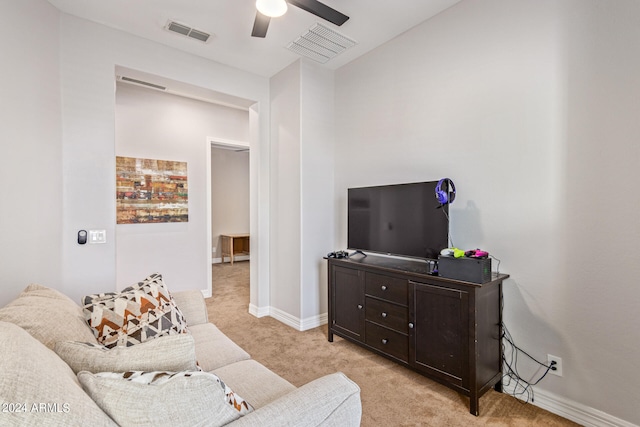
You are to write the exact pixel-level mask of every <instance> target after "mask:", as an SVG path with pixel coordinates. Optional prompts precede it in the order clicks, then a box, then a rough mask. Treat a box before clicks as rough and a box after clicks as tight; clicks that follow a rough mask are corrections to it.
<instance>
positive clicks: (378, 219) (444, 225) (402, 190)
mask: <svg viewBox="0 0 640 427" xmlns="http://www.w3.org/2000/svg"><path fill="white" fill-rule="evenodd" d="M437 185H438V181H430V182H420V183H412V184H398V185H385V186H377V187H363V188H349V189H348V233H347V234H348V237H347V240H348V241H347V245H348V248H349V249H353V250H360V251H364V252H367V251H369V252H378V253H384V254H389V255H401V256H408V257H417V258H428V259H436V258H437V257H438V254H439V253H440V251H441V250H442V249H444V248H446V247H448V234H449V210H448V209H449V206H448V205H444V206H440V204H439V203H438V200H437V199H436V197H435V189H436V186H437ZM441 190H442V191H448V189H447V188H441Z"/></svg>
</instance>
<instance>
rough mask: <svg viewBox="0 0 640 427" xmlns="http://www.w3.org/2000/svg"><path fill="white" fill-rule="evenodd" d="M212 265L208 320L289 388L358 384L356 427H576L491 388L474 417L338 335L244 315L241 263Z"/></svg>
mask: <svg viewBox="0 0 640 427" xmlns="http://www.w3.org/2000/svg"><path fill="white" fill-rule="evenodd" d="M212 268H213V293H212V295H213V296H212V298H208V299H207V307H208V309H209V319H210V320H211V321H212V322H213V323H215V324H216V325H217V326H218V327H219V328H220V330H221V331H222V332H224V333H225V334H226V335H227V336H228V337H229V338H231V339H232V340H233V341H235V342H236V343H237V344H238V345H239V346H241V347H242V348H244V349H245V350H246V351H247V352H248V353H249V354H250V355H251V356H252V357H253V358H254V359H255V360H257V361H258V362H260V363H262V364H263V365H265V366H266V367H268V368H269V369H271V370H272V371H274V372H276V373H277V374H278V375H280V376H282V377H283V378H285V379H287V380H288V381H289V382H291V383H292V384H293V385H295V386H301V385H303V384H305V383H307V382H309V381H311V380H314V379H316V378H319V377H321V376H323V375H326V374H330V373H332V372H336V371H342V372H344V373H345V374H346V375H347V376H348V377H349V378H351V379H352V380H353V381H355V382H356V383H357V384H358V385H359V386H360V389H361V398H362V426H371V427H374V426H385V427H392V426H476V425H477V426H576V425H577V424H575V423H573V422H571V421H568V420H566V419H564V418H561V417H559V416H557V415H554V414H551V413H550V412H547V411H545V410H543V409H540V408H538V407H536V406H533V405H531V404H524V403H522V402H521V401H519V400H517V399H515V398H513V397H511V396H509V395H506V394H502V393H497V392H495V391H493V390H490V391H489V392H487V393H486V394H485V395H484V396H482V397H481V398H480V416H478V417H475V416H473V415H471V414H470V413H469V399H468V398H467V397H466V396H463V395H461V394H459V393H457V392H455V391H453V390H451V389H449V388H447V387H445V386H442V385H440V384H438V383H436V382H434V381H431V380H429V379H427V378H425V377H423V376H422V375H420V374H417V373H415V372H413V371H411V370H410V369H407V368H404V367H402V366H400V365H398V364H396V363H393V362H391V361H389V360H387V359H385V358H384V357H381V356H378V355H375V354H373V353H371V352H369V351H367V350H365V349H362V348H360V347H359V346H357V345H355V344H352V343H350V342H348V341H345V340H343V339H341V338H339V337H335V339H334V342H333V343H330V342H328V341H327V326H326V325H324V326H321V327H319V328H315V329H312V330H309V331H305V332H299V331H296V330H295V329H293V328H291V327H289V326H287V325H284V324H283V323H280V322H279V321H277V320H275V319H273V318H271V317H263V318H260V319H258V318H256V317H254V316H252V315H250V314H249V313H248V306H249V262H248V261H244V262H236V263H234V265H233V266H231V265H230V264H215V265H214V266H213V267H212Z"/></svg>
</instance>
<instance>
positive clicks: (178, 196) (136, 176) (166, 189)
mask: <svg viewBox="0 0 640 427" xmlns="http://www.w3.org/2000/svg"><path fill="white" fill-rule="evenodd" d="M188 188H189V186H188V183H187V163H186V162H177V161H172V160H155V159H138V158H133V157H120V156H117V157H116V217H117V223H118V224H149V223H161V222H188V221H189V192H188Z"/></svg>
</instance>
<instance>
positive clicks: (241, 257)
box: [211, 255, 250, 264]
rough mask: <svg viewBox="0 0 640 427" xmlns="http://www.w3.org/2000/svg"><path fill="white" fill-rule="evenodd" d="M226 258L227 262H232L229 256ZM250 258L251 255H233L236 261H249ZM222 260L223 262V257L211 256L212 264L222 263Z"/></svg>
mask: <svg viewBox="0 0 640 427" xmlns="http://www.w3.org/2000/svg"><path fill="white" fill-rule="evenodd" d="M225 259H226V260H227V261H225V262H230V261H229V257H225ZM249 259H250V258H249V255H238V256H235V257H233V261H234V262H236V261H249ZM222 262H223V261H222V258H211V264H222Z"/></svg>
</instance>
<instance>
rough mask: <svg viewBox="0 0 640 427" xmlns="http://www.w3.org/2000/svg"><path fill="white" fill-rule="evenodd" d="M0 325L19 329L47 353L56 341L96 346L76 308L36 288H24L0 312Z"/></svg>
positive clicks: (52, 291)
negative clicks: (40, 345) (45, 347)
mask: <svg viewBox="0 0 640 427" xmlns="http://www.w3.org/2000/svg"><path fill="white" fill-rule="evenodd" d="M0 321H4V322H10V323H13V324H16V325H18V326H20V327H21V328H23V329H24V330H25V331H27V332H29V333H30V334H31V335H32V336H33V337H34V338H35V339H37V340H38V341H40V342H41V343H43V344H44V345H46V346H47V347H49V348H50V349H53V348H54V346H55V344H56V342H58V341H86V342H96V338H95V337H94V335H93V332H92V331H91V328H89V327H88V326H87V323H86V322H85V320H84V316H83V314H82V309H81V308H80V306H78V304H76V303H74V302H73V301H72V300H71V299H70V298H69V297H67V296H66V295H63V294H62V293H60V292H58V291H57V290H55V289H51V288H47V287H45V286H41V285H37V284H31V285H29V286H27V287H26V288H25V290H24V291H22V293H21V294H20V295H19V296H18V298H16V299H15V300H13V301H12V302H10V303H9V304H7V305H6V306H5V307H3V308H1V309H0Z"/></svg>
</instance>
